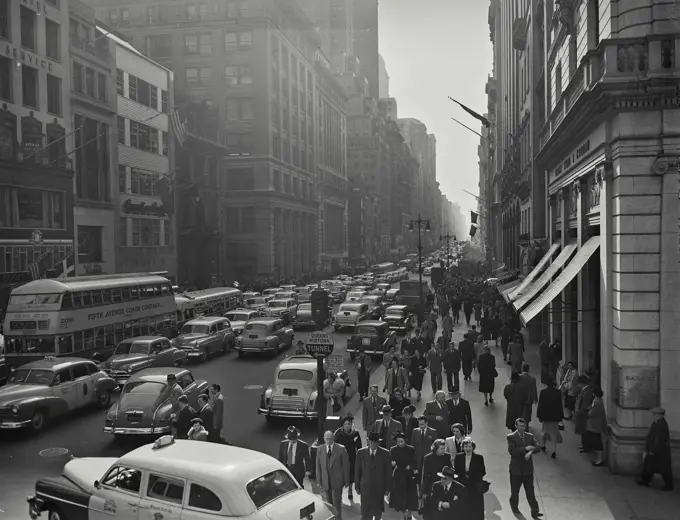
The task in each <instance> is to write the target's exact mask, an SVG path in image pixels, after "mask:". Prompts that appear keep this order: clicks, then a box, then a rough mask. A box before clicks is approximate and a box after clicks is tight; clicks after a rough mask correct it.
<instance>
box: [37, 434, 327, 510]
mask: <svg viewBox="0 0 680 520" xmlns="http://www.w3.org/2000/svg"><path fill="white" fill-rule="evenodd" d="M28 508H29V509H28V515H29V516H30V518H32V519H33V520H35V519H37V518H48V519H49V520H80V519H83V520H102V519H105V518H111V519H114V518H119V519H121V520H132V519H134V520H137V519H139V520H177V519H179V518H181V519H182V520H205V519H208V518H209V519H214V520H221V519H235V518H238V519H239V520H284V519H285V520H288V519H297V518H300V519H311V518H312V517H313V518H315V519H316V520H332V519H334V518H335V509H334V508H333V506H330V505H327V504H326V503H325V502H324V501H323V499H322V498H321V497H320V496H319V495H315V494H314V493H312V492H311V491H307V490H305V489H304V488H302V487H301V486H300V485H299V484H298V482H297V481H296V480H295V478H294V477H293V475H292V474H291V473H290V471H289V470H288V469H287V468H286V466H284V465H283V464H282V463H281V462H279V461H278V460H276V459H275V458H273V457H271V456H269V455H266V454H264V453H260V452H258V451H251V450H247V449H245V448H237V447H236V446H227V445H224V444H218V443H209V442H197V441H189V440H180V439H173V437H172V436H171V435H165V436H163V437H160V438H159V439H156V442H154V443H153V444H147V445H144V446H141V447H139V448H137V449H135V450H132V451H130V452H129V453H126V454H125V455H123V456H122V457H120V458H116V457H84V458H74V459H72V460H70V461H68V462H67V463H66V465H65V466H64V468H63V469H62V472H61V475H60V476H58V477H43V478H41V479H39V480H38V481H37V482H36V484H35V494H34V495H33V496H31V497H29V498H28ZM43 513H45V515H44V516H43V515H42V514H43Z"/></svg>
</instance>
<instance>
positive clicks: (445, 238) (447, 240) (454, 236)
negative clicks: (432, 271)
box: [439, 233, 458, 270]
mask: <svg viewBox="0 0 680 520" xmlns="http://www.w3.org/2000/svg"><path fill="white" fill-rule="evenodd" d="M451 239H453V241H454V242H457V241H458V239H457V238H456V235H451V234H450V233H446V235H439V241H440V242H442V241H444V240H446V269H447V270H448V269H449V265H450V263H451V259H450V256H451V253H450V251H449V241H450V240H451Z"/></svg>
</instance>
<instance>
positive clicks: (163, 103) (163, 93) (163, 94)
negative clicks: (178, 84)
mask: <svg viewBox="0 0 680 520" xmlns="http://www.w3.org/2000/svg"><path fill="white" fill-rule="evenodd" d="M161 112H163V113H164V114H167V113H168V91H167V90H161Z"/></svg>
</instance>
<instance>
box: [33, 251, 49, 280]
mask: <svg viewBox="0 0 680 520" xmlns="http://www.w3.org/2000/svg"><path fill="white" fill-rule="evenodd" d="M51 254H52V253H51V252H49V251H48V252H46V253H43V254H42V255H40V256H39V257H38V258H37V259H36V261H35V262H33V263H32V264H31V265H29V266H28V271H29V272H30V273H31V278H32V279H33V280H39V279H40V278H42V277H43V275H44V274H45V269H44V268H45V265H44V264H45V261H46V260H47V257H49V256H50V255H51Z"/></svg>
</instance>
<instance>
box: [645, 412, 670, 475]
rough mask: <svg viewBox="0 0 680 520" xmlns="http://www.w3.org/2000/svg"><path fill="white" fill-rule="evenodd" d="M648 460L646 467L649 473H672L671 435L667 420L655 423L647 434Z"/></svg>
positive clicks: (646, 460)
mask: <svg viewBox="0 0 680 520" xmlns="http://www.w3.org/2000/svg"><path fill="white" fill-rule="evenodd" d="M645 451H646V452H647V458H646V459H645V466H646V469H647V471H648V472H649V473H670V472H671V471H672V464H671V435H670V432H669V430H668V423H667V422H666V419H665V418H663V417H662V418H661V419H659V420H657V421H654V422H653V423H652V424H651V426H650V427H649V432H647V441H646V442H645Z"/></svg>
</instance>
